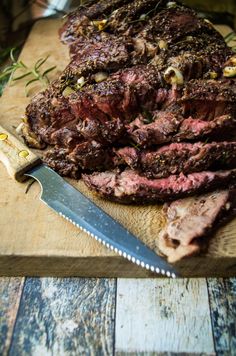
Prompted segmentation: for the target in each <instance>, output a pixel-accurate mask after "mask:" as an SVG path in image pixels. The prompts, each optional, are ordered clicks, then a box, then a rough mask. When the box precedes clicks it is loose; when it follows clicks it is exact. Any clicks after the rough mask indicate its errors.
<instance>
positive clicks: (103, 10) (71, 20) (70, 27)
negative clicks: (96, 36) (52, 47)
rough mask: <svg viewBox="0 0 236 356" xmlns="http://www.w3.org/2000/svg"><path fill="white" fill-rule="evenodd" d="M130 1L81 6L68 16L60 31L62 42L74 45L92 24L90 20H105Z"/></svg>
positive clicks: (119, 0) (123, 0)
mask: <svg viewBox="0 0 236 356" xmlns="http://www.w3.org/2000/svg"><path fill="white" fill-rule="evenodd" d="M129 1H130V0H111V1H107V0H101V1H96V2H94V3H93V1H92V4H91V6H88V7H87V6H79V7H78V9H77V10H76V11H74V12H72V13H71V14H69V15H68V16H67V20H66V22H65V23H64V25H63V26H62V27H61V29H60V30H59V35H60V38H61V41H62V42H63V43H65V44H67V43H72V42H74V41H75V40H76V38H77V37H78V36H79V35H81V34H83V27H84V28H86V25H88V24H90V22H91V21H90V20H95V19H104V18H106V16H107V15H109V14H110V13H111V12H112V11H115V10H116V9H117V8H119V7H120V6H122V5H123V4H126V3H128V2H129ZM81 27H82V29H81Z"/></svg>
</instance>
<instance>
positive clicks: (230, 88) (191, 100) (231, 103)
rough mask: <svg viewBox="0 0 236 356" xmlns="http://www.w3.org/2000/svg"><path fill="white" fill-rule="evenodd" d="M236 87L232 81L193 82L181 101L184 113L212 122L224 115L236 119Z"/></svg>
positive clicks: (190, 82) (186, 89)
mask: <svg viewBox="0 0 236 356" xmlns="http://www.w3.org/2000/svg"><path fill="white" fill-rule="evenodd" d="M235 103H236V86H235V83H234V82H233V81H232V82H231V81H230V80H191V81H189V82H187V83H186V85H185V86H184V90H183V95H182V97H181V98H180V99H179V104H180V105H181V107H182V113H183V115H184V116H185V117H186V116H192V117H193V118H197V119H201V120H207V121H210V120H212V119H214V118H215V117H218V116H222V115H232V117H236V104H235Z"/></svg>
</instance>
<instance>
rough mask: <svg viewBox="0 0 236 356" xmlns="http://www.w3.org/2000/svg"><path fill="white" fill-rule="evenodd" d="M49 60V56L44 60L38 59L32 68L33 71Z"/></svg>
mask: <svg viewBox="0 0 236 356" xmlns="http://www.w3.org/2000/svg"><path fill="white" fill-rule="evenodd" d="M48 58H49V55H48V56H47V57H45V58H40V59H39V60H38V61H37V62H36V63H35V66H34V69H35V70H36V71H37V70H38V69H39V68H40V67H41V66H42V65H43V64H44V63H45V62H46V61H47V60H48Z"/></svg>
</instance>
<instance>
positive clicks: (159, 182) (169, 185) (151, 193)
mask: <svg viewBox="0 0 236 356" xmlns="http://www.w3.org/2000/svg"><path fill="white" fill-rule="evenodd" d="M235 177H236V169H232V170H225V171H217V172H210V171H203V172H200V173H191V174H188V175H184V174H183V173H180V174H179V175H171V176H169V177H167V178H161V179H148V178H146V177H144V176H141V175H139V174H138V172H136V171H134V170H131V169H126V170H125V171H123V172H120V171H119V170H114V171H106V172H101V173H97V172H95V173H93V174H91V175H87V174H83V175H82V178H83V180H84V182H85V183H86V185H87V186H88V187H89V188H90V189H92V190H94V191H96V192H97V193H99V195H101V196H102V197H104V198H107V199H110V200H113V201H117V202H120V203H151V202H155V203H159V202H165V201H168V200H175V199H178V198H181V197H186V196H188V195H194V194H197V193H202V192H206V191H211V190H213V189H215V188H217V187H219V186H220V187H221V188H223V187H227V186H228V185H229V184H230V183H234V181H235Z"/></svg>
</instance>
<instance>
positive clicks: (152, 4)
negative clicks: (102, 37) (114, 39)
mask: <svg viewBox="0 0 236 356" xmlns="http://www.w3.org/2000/svg"><path fill="white" fill-rule="evenodd" d="M166 3H167V0H146V1H143V0H134V1H132V2H130V3H128V4H125V5H124V6H122V7H121V8H119V9H117V10H116V11H114V12H113V13H112V14H111V16H110V17H109V20H108V25H107V29H108V31H111V32H113V33H121V34H124V33H127V32H128V33H129V34H132V35H133V34H134V33H136V32H138V31H139V30H140V28H141V29H142V27H143V25H144V24H146V23H147V21H148V20H150V18H152V17H153V16H155V14H156V13H157V12H159V11H160V10H161V9H163V8H164V7H165V5H166Z"/></svg>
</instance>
